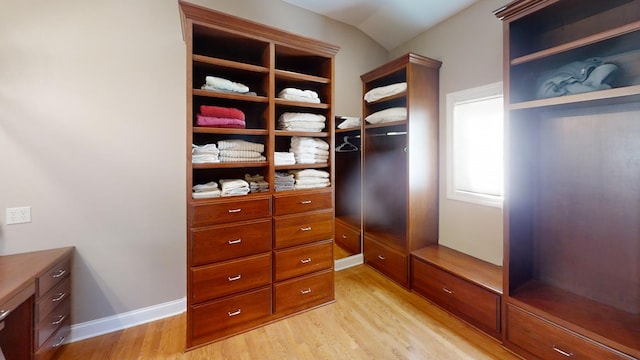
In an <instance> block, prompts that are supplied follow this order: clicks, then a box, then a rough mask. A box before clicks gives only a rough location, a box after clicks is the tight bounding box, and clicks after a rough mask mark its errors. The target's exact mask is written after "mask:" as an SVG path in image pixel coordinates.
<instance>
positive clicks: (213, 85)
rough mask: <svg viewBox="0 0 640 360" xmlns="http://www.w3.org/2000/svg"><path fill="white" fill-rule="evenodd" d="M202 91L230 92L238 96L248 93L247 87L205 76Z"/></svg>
mask: <svg viewBox="0 0 640 360" xmlns="http://www.w3.org/2000/svg"><path fill="white" fill-rule="evenodd" d="M202 89H204V90H220V91H230V92H234V93H239V94H246V93H248V92H249V87H248V86H247V85H245V84H242V83H238V82H234V81H231V80H228V79H224V78H220V77H217V76H206V77H205V84H204V85H202Z"/></svg>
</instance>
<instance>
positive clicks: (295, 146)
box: [289, 136, 329, 164]
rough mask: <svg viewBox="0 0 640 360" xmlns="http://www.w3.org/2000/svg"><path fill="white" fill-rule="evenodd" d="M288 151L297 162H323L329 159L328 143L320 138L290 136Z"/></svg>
mask: <svg viewBox="0 0 640 360" xmlns="http://www.w3.org/2000/svg"><path fill="white" fill-rule="evenodd" d="M289 151H290V152H292V153H293V154H294V157H295V159H296V163H297V164H317V163H325V162H327V161H328V160H329V144H328V143H327V142H326V141H324V140H321V139H317V138H312V137H304V136H292V137H291V148H290V149H289Z"/></svg>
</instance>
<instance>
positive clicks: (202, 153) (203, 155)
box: [191, 144, 220, 164]
mask: <svg viewBox="0 0 640 360" xmlns="http://www.w3.org/2000/svg"><path fill="white" fill-rule="evenodd" d="M219 154H220V150H218V148H217V147H216V144H205V145H196V144H191V162H192V163H194V164H206V163H218V162H220V159H219V158H218V155H219Z"/></svg>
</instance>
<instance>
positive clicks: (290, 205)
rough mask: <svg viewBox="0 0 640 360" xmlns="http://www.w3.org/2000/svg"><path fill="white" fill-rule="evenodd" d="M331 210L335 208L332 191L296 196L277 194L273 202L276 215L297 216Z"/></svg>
mask: <svg viewBox="0 0 640 360" xmlns="http://www.w3.org/2000/svg"><path fill="white" fill-rule="evenodd" d="M331 208H333V198H332V193H331V190H330V189H329V190H325V191H322V192H316V193H312V192H307V193H304V194H294V195H280V194H276V195H275V196H274V200H273V213H274V215H287V214H296V213H301V212H305V211H314V210H323V209H331Z"/></svg>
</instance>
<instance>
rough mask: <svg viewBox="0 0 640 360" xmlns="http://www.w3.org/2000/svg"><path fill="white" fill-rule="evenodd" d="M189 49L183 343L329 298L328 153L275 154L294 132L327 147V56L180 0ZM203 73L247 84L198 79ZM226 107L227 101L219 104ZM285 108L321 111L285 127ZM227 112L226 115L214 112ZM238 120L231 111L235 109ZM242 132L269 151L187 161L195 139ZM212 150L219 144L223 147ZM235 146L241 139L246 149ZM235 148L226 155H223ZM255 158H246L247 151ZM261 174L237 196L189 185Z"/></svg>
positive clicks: (316, 45) (330, 52)
mask: <svg viewBox="0 0 640 360" xmlns="http://www.w3.org/2000/svg"><path fill="white" fill-rule="evenodd" d="M180 9H181V15H182V24H183V35H184V39H185V43H186V50H187V116H186V119H187V121H186V130H187V134H186V135H187V136H186V146H187V148H186V154H187V156H186V159H187V161H186V162H187V169H186V170H187V176H186V179H187V184H186V199H187V200H186V208H187V229H186V237H187V331H186V332H187V334H186V337H187V341H186V348H187V350H189V349H193V348H195V347H198V346H202V345H205V344H207V343H210V342H213V341H216V340H218V339H222V338H225V337H228V336H232V335H234V334H238V333H240V332H243V331H247V330H250V329H253V328H256V327H259V326H262V325H264V324H267V323H269V322H271V321H274V320H276V319H279V318H282V317H284V316H290V315H293V314H295V313H299V312H301V311H305V310H309V309H312V308H314V307H317V306H320V305H323V304H327V303H329V302H332V301H334V284H333V281H334V276H333V219H334V193H333V189H334V187H333V182H334V174H333V163H334V160H333V157H329V159H328V160H327V161H323V162H321V163H313V164H292V165H277V164H276V162H275V160H274V158H275V156H274V153H275V152H288V151H289V147H290V143H291V140H292V137H294V136H299V137H313V138H319V139H322V140H324V141H325V142H327V144H328V145H329V151H328V152H329V153H332V152H333V147H334V145H333V129H334V128H333V77H334V56H335V54H336V52H337V51H338V48H337V47H336V46H334V45H331V44H327V43H323V42H319V41H317V40H313V39H309V38H305V37H300V36H297V35H294V34H290V33H287V32H284V31H281V30H278V29H274V28H270V27H267V26H264V25H261V24H257V23H253V22H250V21H247V20H244V19H240V18H237V17H233V16H230V15H227V14H223V13H219V12H216V11H213V10H209V9H206V8H203V7H199V6H196V5H193V4H189V3H186V2H180ZM207 76H214V77H217V78H222V79H224V80H227V81H230V82H233V83H240V84H243V85H246V86H247V87H248V88H249V90H250V91H249V92H246V91H235V92H234V91H227V90H228V89H224V91H221V90H219V89H218V88H214V89H213V90H211V89H202V88H201V87H202V85H203V84H204V83H205V81H206V77H207ZM285 88H295V89H298V90H312V91H314V92H315V93H316V94H317V95H318V97H319V100H320V101H319V102H309V101H298V99H297V98H296V99H293V100H291V99H284V98H281V97H279V94H280V92H281V91H282V90H283V89H285ZM202 105H207V106H215V107H218V108H223V109H232V110H233V111H234V114H237V112H235V110H240V111H241V112H242V113H243V114H244V118H245V119H244V122H245V124H243V125H242V126H240V127H233V128H224V127H211V126H207V125H209V124H203V123H202V122H198V121H197V118H198V114H199V113H200V112H201V111H202V108H201V106H202ZM223 111H226V110H223ZM285 112H297V113H311V114H314V115H323V116H324V117H325V118H326V124H325V128H324V129H321V130H320V131H313V132H311V131H288V130H280V127H279V124H278V119H279V118H280V116H281V115H282V114H283V113H285ZM219 117H220V118H226V116H219ZM232 119H235V118H232ZM229 140H244V141H248V142H250V143H254V144H255V143H259V144H262V145H264V151H263V152H262V153H261V154H260V155H262V156H264V158H260V157H259V156H258V157H255V156H254V157H250V156H244V154H246V152H245V153H242V155H237V154H238V153H234V154H235V155H234V156H242V157H246V158H247V159H243V160H240V161H235V162H224V161H223V162H214V161H211V160H209V161H208V162H204V163H203V162H200V161H196V162H194V161H193V160H194V157H193V156H192V145H205V144H206V145H209V144H217V146H218V147H219V145H220V142H221V141H223V143H225V144H227V143H228V141H229ZM218 150H219V149H218ZM241 150H242V151H244V150H246V149H241ZM229 156H230V155H229ZM251 159H253V160H251ZM304 169H315V170H322V171H325V172H328V173H329V175H330V177H329V180H330V183H331V186H329V187H323V188H313V189H306V190H288V191H278V192H276V191H275V186H274V185H275V184H274V179H275V176H276V173H277V172H288V171H290V170H304ZM246 175H251V176H254V175H260V176H262V177H263V178H264V180H265V181H266V182H267V183H268V185H269V188H268V189H266V191H262V192H251V193H249V194H246V195H240V196H224V195H223V196H222V197H207V198H201V197H195V198H194V196H193V194H192V188H193V186H195V185H200V184H207V183H210V182H212V181H215V182H216V183H218V184H220V180H222V179H242V180H245V178H246Z"/></svg>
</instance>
